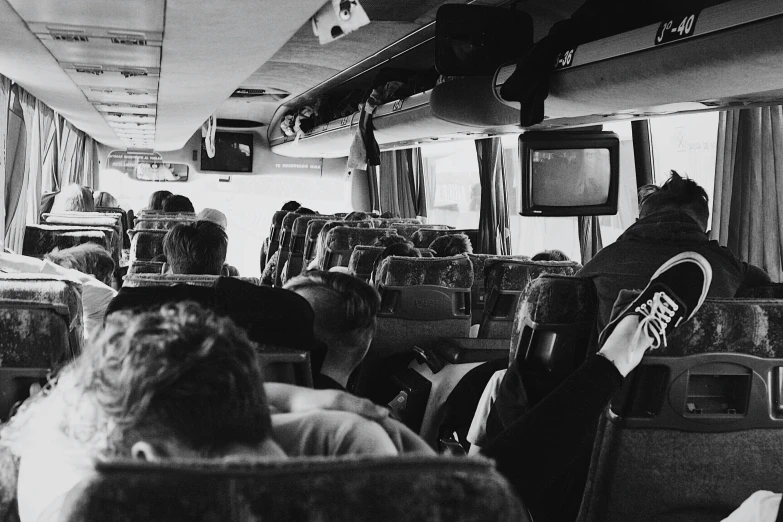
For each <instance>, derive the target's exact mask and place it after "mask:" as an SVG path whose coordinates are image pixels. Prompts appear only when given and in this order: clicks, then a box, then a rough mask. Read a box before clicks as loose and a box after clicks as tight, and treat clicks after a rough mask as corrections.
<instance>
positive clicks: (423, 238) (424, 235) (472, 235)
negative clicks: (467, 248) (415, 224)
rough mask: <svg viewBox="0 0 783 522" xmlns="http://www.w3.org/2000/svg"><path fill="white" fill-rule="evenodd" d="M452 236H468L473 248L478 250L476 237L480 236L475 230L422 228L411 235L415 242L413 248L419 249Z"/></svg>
mask: <svg viewBox="0 0 783 522" xmlns="http://www.w3.org/2000/svg"><path fill="white" fill-rule="evenodd" d="M450 234H465V235H466V236H468V239H470V242H471V245H472V246H473V248H476V246H477V245H476V244H475V243H476V241H475V239H476V237H477V234H478V230H477V229H475V228H459V229H443V228H420V229H419V230H417V231H416V232H414V233H413V234H412V235H411V241H413V246H415V247H417V248H427V247H429V246H430V245H431V244H432V242H433V241H435V240H436V239H437V238H439V237H440V236H445V235H450Z"/></svg>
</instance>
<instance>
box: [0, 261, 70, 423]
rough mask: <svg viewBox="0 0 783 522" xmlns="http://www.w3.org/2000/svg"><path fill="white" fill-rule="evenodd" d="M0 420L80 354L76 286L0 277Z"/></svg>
mask: <svg viewBox="0 0 783 522" xmlns="http://www.w3.org/2000/svg"><path fill="white" fill-rule="evenodd" d="M0 296H1V297H0V361H2V364H0V419H5V417H6V416H7V414H8V412H9V409H10V408H11V406H12V405H13V404H14V403H15V402H16V401H18V400H20V399H24V398H25V397H27V393H28V390H29V386H30V384H31V383H32V382H33V381H38V380H40V379H42V378H45V376H46V374H47V372H48V371H49V370H53V369H57V368H59V367H60V366H61V365H63V364H65V363H67V362H68V361H70V360H71V359H73V358H74V357H75V356H76V355H78V354H79V353H81V350H82V339H83V324H82V299H81V287H80V285H78V284H77V283H73V282H71V281H68V280H66V279H62V278H59V277H56V276H48V275H37V274H2V275H1V277H0Z"/></svg>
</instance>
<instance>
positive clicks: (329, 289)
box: [285, 270, 381, 344]
mask: <svg viewBox="0 0 783 522" xmlns="http://www.w3.org/2000/svg"><path fill="white" fill-rule="evenodd" d="M308 288H318V289H323V291H324V293H323V294H322V296H319V299H317V300H309V299H308V301H309V302H310V306H311V307H312V308H313V311H314V312H315V326H316V328H317V329H318V330H321V331H326V332H329V333H330V334H332V335H333V336H344V335H346V334H350V333H351V332H355V331H362V330H366V329H367V328H375V317H376V315H377V314H378V307H379V306H380V302H381V300H380V297H379V296H378V292H377V291H376V290H375V289H374V288H373V287H371V286H370V285H368V284H367V283H365V282H364V281H362V280H361V279H358V278H356V277H354V276H352V275H349V274H343V273H340V272H326V271H323V270H311V271H310V272H307V273H306V274H303V275H300V276H297V277H295V278H293V279H291V280H290V281H288V282H287V283H286V284H285V289H286V290H292V291H294V292H297V293H299V291H301V290H305V289H308ZM321 340H322V341H324V342H326V343H327V344H329V340H328V339H321Z"/></svg>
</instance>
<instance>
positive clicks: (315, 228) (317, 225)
mask: <svg viewBox="0 0 783 522" xmlns="http://www.w3.org/2000/svg"><path fill="white" fill-rule="evenodd" d="M329 221H331V220H329V219H321V218H317V219H311V220H310V221H309V222H308V223H307V231H306V232H305V235H306V236H307V238H308V239H315V238H317V237H318V234H319V233H320V232H321V230H322V229H323V228H324V225H326V224H327V223H328V222H329Z"/></svg>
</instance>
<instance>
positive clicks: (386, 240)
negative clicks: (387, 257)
mask: <svg viewBox="0 0 783 522" xmlns="http://www.w3.org/2000/svg"><path fill="white" fill-rule="evenodd" d="M401 243H404V244H407V245H410V246H411V247H413V243H411V242H410V241H408V240H407V239H405V238H404V237H402V236H397V235H395V236H383V237H379V238H378V239H376V240H375V242H374V243H373V244H372V246H375V247H383V248H386V247H390V246H392V245H398V244H401Z"/></svg>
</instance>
